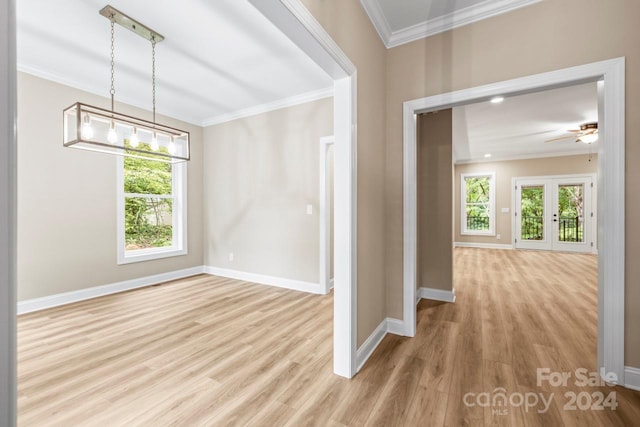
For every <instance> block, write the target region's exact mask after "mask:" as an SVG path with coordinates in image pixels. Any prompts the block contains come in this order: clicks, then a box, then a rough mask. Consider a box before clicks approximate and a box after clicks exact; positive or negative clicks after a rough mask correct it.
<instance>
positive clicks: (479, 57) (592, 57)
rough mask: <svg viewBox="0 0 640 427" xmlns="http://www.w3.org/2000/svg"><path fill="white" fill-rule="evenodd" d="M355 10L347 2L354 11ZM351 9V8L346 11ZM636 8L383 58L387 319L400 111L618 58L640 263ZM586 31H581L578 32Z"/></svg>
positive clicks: (436, 43)
mask: <svg viewBox="0 0 640 427" xmlns="http://www.w3.org/2000/svg"><path fill="white" fill-rule="evenodd" d="M354 2H355V1H354ZM349 3H351V2H349ZM638 16H640V2H638V1H636V0H614V1H601V0H546V1H543V2H540V3H536V4H534V5H532V6H528V7H525V8H522V9H518V10H515V11H512V12H510V13H507V14H504V15H500V16H496V17H493V18H490V19H487V20H484V21H480V22H476V23H473V24H470V25H467V26H464V27H460V28H457V29H455V30H453V31H449V32H446V33H443V34H439V35H436V36H433V37H429V38H427V39H423V40H418V41H415V42H413V43H410V44H406V45H403V46H399V47H397V48H394V49H391V50H389V51H388V52H387V85H386V94H387V147H386V149H387V151H386V158H387V175H386V179H385V182H386V185H387V187H386V216H387V228H386V243H387V259H388V262H387V284H388V288H387V315H388V316H391V317H396V318H402V239H401V238H399V236H402V103H403V102H404V101H407V100H411V99H416V98H421V97H425V96H430V95H435V94H440V93H445V92H450V91H453V90H458V89H465V88H470V87H475V86H479V85H483V84H488V83H492V82H499V81H503V80H507V79H513V78H517V77H523V76H528V75H532V74H536V73H541V72H545V71H552V70H558V69H562V68H567V67H571V66H575V65H581V64H587V63H591V62H595V61H602V60H606V59H611V58H616V57H621V56H625V57H626V59H627V74H626V93H627V97H626V100H627V103H626V123H627V132H626V134H627V146H626V155H627V158H628V159H629V166H628V168H627V171H626V182H627V189H626V212H627V223H626V227H627V228H626V230H627V239H626V250H627V256H626V257H627V260H637V259H640V239H639V238H638V236H639V235H640V223H638V222H637V221H635V220H634V217H635V215H634V212H638V210H640V192H638V190H637V188H636V187H637V184H636V183H638V182H640V168H637V167H633V164H634V162H635V159H638V158H640V142H638V139H637V138H634V136H633V135H635V126H636V124H637V123H640V99H638V96H637V94H638V93H640V49H638V46H640V31H638V19H637V18H638ZM585 22H588V23H591V25H588V27H585V25H584V23H585ZM625 316H626V328H625V334H626V336H625V338H626V345H625V352H626V354H625V356H626V364H627V365H630V366H640V334H638V333H637V327H636V325H639V324H640V263H638V262H627V263H626V310H625Z"/></svg>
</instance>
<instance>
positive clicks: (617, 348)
mask: <svg viewBox="0 0 640 427" xmlns="http://www.w3.org/2000/svg"><path fill="white" fill-rule="evenodd" d="M587 82H598V94H599V108H598V114H599V118H598V123H599V134H600V137H601V141H606V143H600V144H598V146H599V147H598V245H599V247H600V250H599V251H598V366H599V367H602V368H604V369H605V370H606V371H607V372H611V373H615V374H616V376H617V378H618V381H617V383H618V384H620V385H624V384H625V377H624V374H625V370H624V335H625V333H624V317H625V314H624V308H625V307H624V301H625V298H624V293H625V130H626V129H625V58H624V57H621V58H616V59H609V60H606V61H601V62H595V63H591V64H586V65H580V66H576V67H570V68H565V69H561V70H557V71H550V72H546V73H542V74H536V75H532V76H528V77H521V78H517V79H513V80H507V81H503V82H498V83H492V84H488V85H484V86H477V87H474V88H470V89H463V90H459V91H455V92H448V93H442V94H439V95H434V96H430V97H426V98H419V99H414V100H411V101H407V102H405V103H404V105H403V331H404V335H406V336H414V335H415V331H416V317H417V314H416V276H417V215H418V212H417V173H416V171H417V160H416V151H417V150H416V134H417V130H416V115H417V114H419V113H424V112H429V111H437V110H441V109H445V108H451V107H455V106H458V105H464V104H469V103H472V102H481V101H488V100H490V99H491V98H492V97H494V96H505V95H517V94H524V93H528V92H536V91H541V90H545V89H553V88H558V87H562V86H570V85H576V84H580V83H587ZM605 153H606V155H605Z"/></svg>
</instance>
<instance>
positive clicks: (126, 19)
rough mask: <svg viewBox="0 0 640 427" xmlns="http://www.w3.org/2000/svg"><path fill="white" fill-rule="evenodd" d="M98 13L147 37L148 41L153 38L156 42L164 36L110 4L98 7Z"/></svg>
mask: <svg viewBox="0 0 640 427" xmlns="http://www.w3.org/2000/svg"><path fill="white" fill-rule="evenodd" d="M100 15H102V16H104V17H105V18H107V19H109V20H111V19H112V18H113V20H114V21H115V23H116V24H118V25H121V26H123V27H124V28H126V29H128V30H131V31H133V32H134V33H136V34H137V35H139V36H140V37H142V38H144V39H147V40H149V41H153V40H155V42H156V43H158V42H161V41H162V40H164V36H163V35H162V34H160V33H158V32H157V31H154V30H152V29H151V28H149V27H147V26H146V25H144V24H141V23H140V22H138V21H136V20H135V19H133V18H131V17H130V16H128V15H126V14H124V13H122V12H120V11H119V10H118V9H116V8H115V7H113V6H111V5H106V6H105V7H103V8H102V9H100Z"/></svg>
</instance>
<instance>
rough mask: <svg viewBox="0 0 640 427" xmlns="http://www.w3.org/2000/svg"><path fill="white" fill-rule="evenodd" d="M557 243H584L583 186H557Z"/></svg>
mask: <svg viewBox="0 0 640 427" xmlns="http://www.w3.org/2000/svg"><path fill="white" fill-rule="evenodd" d="M558 216H559V218H558V241H559V242H577V243H583V242H584V185H583V184H569V185H559V186H558Z"/></svg>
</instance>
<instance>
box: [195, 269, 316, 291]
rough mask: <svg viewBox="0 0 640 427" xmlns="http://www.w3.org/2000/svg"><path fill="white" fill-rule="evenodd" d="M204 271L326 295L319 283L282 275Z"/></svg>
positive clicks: (216, 270) (227, 270) (224, 270)
mask: <svg viewBox="0 0 640 427" xmlns="http://www.w3.org/2000/svg"><path fill="white" fill-rule="evenodd" d="M204 272H205V273H207V274H212V275H214V276H221V277H228V278H229V279H237V280H242V281H245V282H251V283H259V284H261V285H269V286H276V287H278V288H285V289H291V290H294V291H301V292H308V293H312V294H320V295H324V294H325V291H324V286H321V285H320V284H319V283H312V282H303V281H300V280H292V279H283V278H281V277H274V276H265V275H263V274H255V273H247V272H244V271H238V270H229V269H227V268H219V267H211V266H206V267H204Z"/></svg>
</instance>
